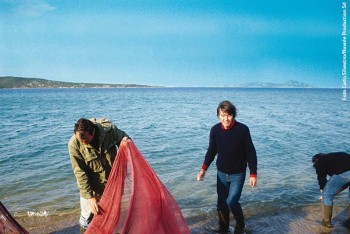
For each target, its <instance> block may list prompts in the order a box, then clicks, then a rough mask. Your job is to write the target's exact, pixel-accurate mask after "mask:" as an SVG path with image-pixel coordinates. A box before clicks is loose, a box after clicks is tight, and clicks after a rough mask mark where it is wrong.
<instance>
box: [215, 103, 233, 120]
mask: <svg viewBox="0 0 350 234" xmlns="http://www.w3.org/2000/svg"><path fill="white" fill-rule="evenodd" d="M220 110H221V111H222V112H224V113H227V114H229V115H233V118H236V114H237V109H236V107H235V106H234V105H233V104H232V103H231V102H230V101H222V102H220V103H219V106H218V108H217V110H216V114H217V116H219V114H220Z"/></svg>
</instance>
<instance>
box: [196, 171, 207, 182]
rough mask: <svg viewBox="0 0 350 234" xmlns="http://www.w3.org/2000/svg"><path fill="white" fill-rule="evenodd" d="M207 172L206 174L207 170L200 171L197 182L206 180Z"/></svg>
mask: <svg viewBox="0 0 350 234" xmlns="http://www.w3.org/2000/svg"><path fill="white" fill-rule="evenodd" d="M205 172H206V170H204V169H201V171H200V172H199V173H198V175H197V180H198V181H201V180H203V179H204V176H205Z"/></svg>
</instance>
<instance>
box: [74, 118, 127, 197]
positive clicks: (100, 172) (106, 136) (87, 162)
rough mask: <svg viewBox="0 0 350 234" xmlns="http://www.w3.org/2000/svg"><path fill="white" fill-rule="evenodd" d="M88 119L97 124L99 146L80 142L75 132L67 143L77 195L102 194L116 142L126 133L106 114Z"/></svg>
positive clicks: (92, 195)
mask: <svg viewBox="0 0 350 234" xmlns="http://www.w3.org/2000/svg"><path fill="white" fill-rule="evenodd" d="M90 120H91V121H92V122H93V123H94V124H95V126H96V127H97V128H98V134H99V136H98V138H99V147H98V149H95V148H93V147H92V146H91V145H85V144H83V143H80V142H79V141H78V139H77V138H76V137H75V135H74V134H73V136H72V137H71V139H70V141H69V143H68V151H69V156H70V160H71V163H72V169H73V172H74V175H75V177H76V179H77V184H78V188H79V190H80V196H81V197H83V198H85V199H90V198H92V197H100V196H101V195H102V193H103V190H104V188H105V186H106V183H107V179H108V177H109V174H110V172H111V169H112V165H113V162H114V159H115V156H116V153H117V148H116V145H117V146H119V144H120V142H121V140H122V139H123V137H128V135H127V134H126V133H125V132H124V131H122V130H120V129H118V128H117V126H116V125H115V124H113V123H112V122H111V121H110V120H108V119H106V118H104V119H99V120H96V119H90Z"/></svg>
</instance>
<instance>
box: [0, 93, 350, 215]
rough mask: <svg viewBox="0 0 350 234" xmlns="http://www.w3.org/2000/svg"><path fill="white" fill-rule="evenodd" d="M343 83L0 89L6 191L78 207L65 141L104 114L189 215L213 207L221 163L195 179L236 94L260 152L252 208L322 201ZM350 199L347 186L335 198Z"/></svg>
mask: <svg viewBox="0 0 350 234" xmlns="http://www.w3.org/2000/svg"><path fill="white" fill-rule="evenodd" d="M341 97H342V90H337V89H233V88H155V89H138V88H136V89H15V90H8V89H3V90H0V100H1V102H0V108H1V113H0V117H1V121H0V124H1V129H2V140H1V142H2V144H0V152H1V154H0V174H1V176H0V200H1V201H2V203H3V204H4V205H5V206H6V207H7V208H8V210H9V211H10V212H11V213H14V214H16V215H18V216H21V215H32V216H40V215H43V216H45V215H49V216H50V215H53V214H59V213H62V212H66V211H69V210H75V209H77V208H78V198H79V194H78V190H77V187H76V182H75V178H74V175H73V173H72V170H71V166H70V161H69V156H68V152H67V143H68V140H69V138H70V136H71V135H72V129H73V125H74V123H75V122H76V120H77V119H79V118H81V117H87V118H89V117H96V118H100V117H108V118H110V119H112V120H113V121H114V122H115V123H116V124H117V125H118V127H120V128H121V129H123V130H124V131H126V132H127V133H128V134H129V135H130V136H131V138H132V139H133V140H134V142H135V144H136V146H137V147H138V148H139V150H140V151H141V153H142V154H143V155H144V156H145V158H146V159H147V161H148V162H149V163H150V164H151V166H152V168H153V169H154V170H155V172H156V173H157V174H158V176H159V178H160V179H161V180H162V181H163V183H164V184H165V185H166V186H167V188H168V189H169V191H170V192H171V193H172V194H173V195H174V197H175V198H176V200H177V201H178V203H179V205H180V207H181V208H182V210H183V213H184V216H185V217H186V218H191V217H197V216H198V215H200V214H202V212H204V213H205V212H207V213H208V212H209V213H210V214H211V212H213V211H215V208H216V207H215V203H216V187H215V186H216V184H215V183H216V174H215V173H216V169H215V164H214V163H213V164H212V165H211V167H210V168H209V170H208V173H207V175H206V178H205V179H204V181H202V182H198V181H196V174H197V173H198V171H199V169H200V167H201V164H202V162H203V159H204V154H205V152H206V148H207V145H208V135H209V130H210V128H211V127H212V126H213V125H214V124H215V123H217V122H218V119H217V118H216V107H217V105H218V103H219V102H220V101H222V100H225V99H228V100H231V101H232V102H234V103H235V104H236V106H237V108H238V116H237V120H238V121H240V122H243V123H245V124H246V125H248V126H249V128H250V131H251V135H252V138H253V142H254V144H255V147H256V150H257V154H258V163H259V165H258V186H257V187H256V188H254V189H251V188H250V187H249V186H248V184H247V181H246V185H245V187H244V190H243V195H242V198H241V202H242V206H243V208H244V209H245V210H247V211H254V210H271V212H273V211H278V210H280V209H293V208H296V207H297V208H298V207H303V206H306V205H317V204H319V202H318V200H317V199H318V196H319V192H318V185H317V181H316V176H315V172H314V169H313V168H312V164H311V157H312V156H313V155H314V154H316V153H318V152H332V151H346V152H350V147H349V126H350V119H349V116H350V115H349V114H350V113H349V112H350V104H349V102H344V101H342V100H341ZM346 202H347V194H346V193H345V192H343V194H341V195H340V196H339V197H338V198H337V199H336V204H337V205H343V204H345V203H346Z"/></svg>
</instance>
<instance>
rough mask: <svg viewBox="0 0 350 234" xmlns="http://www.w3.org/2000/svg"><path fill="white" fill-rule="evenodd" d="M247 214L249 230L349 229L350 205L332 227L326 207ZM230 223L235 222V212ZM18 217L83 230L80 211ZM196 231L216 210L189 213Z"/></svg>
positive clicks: (41, 225)
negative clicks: (324, 221) (349, 210)
mask: <svg viewBox="0 0 350 234" xmlns="http://www.w3.org/2000/svg"><path fill="white" fill-rule="evenodd" d="M244 212H245V218H246V233H248V234H249V233H303V234H308V233H310V234H312V233H319V234H321V233H332V234H333V233H342V234H343V233H349V234H350V230H349V229H346V228H345V227H344V226H343V225H342V224H343V222H344V221H345V220H346V219H347V207H343V206H335V207H334V209H333V219H332V223H333V225H334V227H333V228H332V229H328V228H325V227H322V226H321V219H322V207H321V205H317V206H311V205H310V206H306V207H300V208H293V209H287V208H286V209H281V210H275V211H263V210H259V211H251V210H248V211H244ZM230 218H231V223H230V226H231V227H232V226H234V222H233V220H232V214H231V217H230ZM15 219H16V220H17V221H18V222H19V223H20V224H21V225H22V226H23V227H24V228H25V229H26V230H27V231H28V232H29V233H31V234H40V233H52V234H68V233H69V234H74V233H79V225H78V219H79V211H74V212H71V213H66V214H60V215H52V216H47V217H28V216H26V217H15ZM185 220H186V222H187V224H188V227H189V229H190V231H191V233H192V234H202V233H205V230H206V228H208V227H214V226H215V225H216V223H217V218H216V211H215V210H212V211H209V212H208V213H200V214H196V215H193V216H191V217H185Z"/></svg>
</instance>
